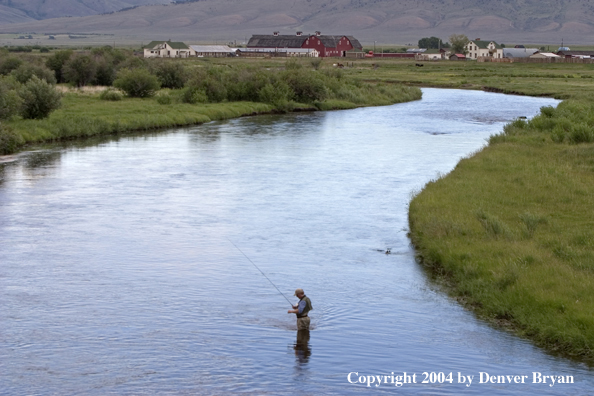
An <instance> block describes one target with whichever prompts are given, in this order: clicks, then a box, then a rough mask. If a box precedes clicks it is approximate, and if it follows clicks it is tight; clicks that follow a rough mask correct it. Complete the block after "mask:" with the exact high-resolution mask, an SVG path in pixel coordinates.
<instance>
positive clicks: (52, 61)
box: [45, 50, 73, 83]
mask: <svg viewBox="0 0 594 396" xmlns="http://www.w3.org/2000/svg"><path fill="white" fill-rule="evenodd" d="M72 53H73V51H72V50H65V51H57V52H55V53H54V54H53V55H52V56H50V57H49V58H47V61H46V62H45V65H46V66H47V67H49V68H50V70H53V71H54V74H55V75H56V81H58V83H63V82H64V74H63V72H62V68H63V67H64V63H66V61H68V59H70V57H71V56H72Z"/></svg>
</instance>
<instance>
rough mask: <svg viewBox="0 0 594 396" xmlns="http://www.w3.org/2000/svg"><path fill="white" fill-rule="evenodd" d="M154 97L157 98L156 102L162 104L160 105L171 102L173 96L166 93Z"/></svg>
mask: <svg viewBox="0 0 594 396" xmlns="http://www.w3.org/2000/svg"><path fill="white" fill-rule="evenodd" d="M156 99H157V103H159V104H162V105H168V104H171V103H173V98H172V97H171V95H170V94H168V93H167V94H161V95H157V98H156Z"/></svg>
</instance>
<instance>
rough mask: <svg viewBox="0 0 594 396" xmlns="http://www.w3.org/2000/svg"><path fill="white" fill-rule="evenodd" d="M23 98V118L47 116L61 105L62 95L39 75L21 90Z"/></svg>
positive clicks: (32, 78)
mask: <svg viewBox="0 0 594 396" xmlns="http://www.w3.org/2000/svg"><path fill="white" fill-rule="evenodd" d="M19 94H20V96H21V98H22V99H23V110H22V115H23V118H29V119H41V118H46V117H47V116H49V114H50V113H51V112H52V111H54V110H55V109H57V108H59V107H60V104H61V99H62V95H61V94H60V93H59V92H58V91H56V89H55V88H54V87H53V86H52V85H50V84H48V83H47V82H46V81H45V80H41V79H39V78H38V77H37V76H33V77H31V79H30V80H29V81H28V82H27V83H26V84H25V85H24V86H23V87H22V88H21V90H20V92H19Z"/></svg>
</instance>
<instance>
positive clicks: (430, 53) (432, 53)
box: [415, 48, 446, 60]
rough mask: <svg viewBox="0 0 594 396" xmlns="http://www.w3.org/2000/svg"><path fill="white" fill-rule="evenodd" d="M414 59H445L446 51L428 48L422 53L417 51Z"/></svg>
mask: <svg viewBox="0 0 594 396" xmlns="http://www.w3.org/2000/svg"><path fill="white" fill-rule="evenodd" d="M415 59H416V60H441V59H446V51H445V50H444V49H443V48H442V49H428V50H426V51H425V52H423V53H418V54H416V56H415Z"/></svg>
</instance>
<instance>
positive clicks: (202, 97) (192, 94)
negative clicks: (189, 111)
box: [181, 85, 208, 104]
mask: <svg viewBox="0 0 594 396" xmlns="http://www.w3.org/2000/svg"><path fill="white" fill-rule="evenodd" d="M181 101H182V102H184V103H190V104H196V103H206V102H208V96H207V95H206V92H205V91H204V89H202V88H200V87H199V86H197V85H190V86H189V87H186V88H184V89H183V90H182V93H181Z"/></svg>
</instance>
